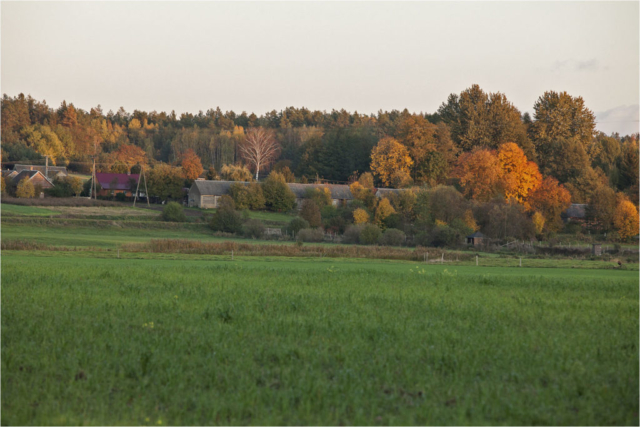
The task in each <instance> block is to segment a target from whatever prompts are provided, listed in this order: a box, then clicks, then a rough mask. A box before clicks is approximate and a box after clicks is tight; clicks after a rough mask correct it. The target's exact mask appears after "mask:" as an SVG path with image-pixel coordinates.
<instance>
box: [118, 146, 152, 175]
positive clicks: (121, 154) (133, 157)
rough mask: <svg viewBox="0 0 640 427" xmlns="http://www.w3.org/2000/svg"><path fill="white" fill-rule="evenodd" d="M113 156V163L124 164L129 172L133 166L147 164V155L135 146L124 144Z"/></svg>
mask: <svg viewBox="0 0 640 427" xmlns="http://www.w3.org/2000/svg"><path fill="white" fill-rule="evenodd" d="M114 154H115V161H116V162H119V163H123V164H125V165H126V166H127V168H128V169H129V170H131V168H132V167H134V166H135V165H144V164H146V163H147V153H145V152H144V150H143V149H142V148H140V147H136V146H135V145H130V144H124V145H122V146H121V147H120V148H118V150H117V151H116V152H115V153H114Z"/></svg>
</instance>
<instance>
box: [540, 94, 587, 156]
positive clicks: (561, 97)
mask: <svg viewBox="0 0 640 427" xmlns="http://www.w3.org/2000/svg"><path fill="white" fill-rule="evenodd" d="M533 110H534V113H533V118H534V122H533V124H532V136H533V140H534V143H535V145H536V147H539V148H542V152H543V153H544V151H545V150H544V145H545V144H548V143H549V142H551V141H554V140H558V139H571V138H575V139H576V140H577V141H578V142H579V143H581V144H582V145H583V147H584V148H585V149H586V146H587V144H589V143H590V142H591V139H592V138H593V137H594V136H595V127H596V120H595V119H596V118H595V115H594V114H593V112H592V111H591V110H589V109H588V108H587V107H586V106H585V104H584V99H582V97H580V96H578V97H573V96H571V95H569V94H568V93H567V92H554V91H548V92H545V93H544V95H542V96H541V97H539V98H538V100H537V101H536V103H535V104H534V105H533Z"/></svg>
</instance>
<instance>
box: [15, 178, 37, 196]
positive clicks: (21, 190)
mask: <svg viewBox="0 0 640 427" xmlns="http://www.w3.org/2000/svg"><path fill="white" fill-rule="evenodd" d="M35 193H36V189H35V187H34V186H33V183H32V182H31V181H30V180H29V179H27V178H24V179H22V180H21V181H20V182H19V183H18V187H17V188H16V197H20V198H25V199H26V198H31V197H34V196H35Z"/></svg>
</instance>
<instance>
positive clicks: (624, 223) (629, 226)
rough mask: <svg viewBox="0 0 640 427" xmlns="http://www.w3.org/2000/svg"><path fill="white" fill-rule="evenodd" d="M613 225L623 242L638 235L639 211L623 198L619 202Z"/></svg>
mask: <svg viewBox="0 0 640 427" xmlns="http://www.w3.org/2000/svg"><path fill="white" fill-rule="evenodd" d="M613 225H614V227H615V229H616V231H618V234H619V235H620V238H621V239H622V240H626V239H628V238H629V237H632V236H635V235H637V234H638V209H637V208H636V206H635V205H634V204H633V203H631V202H630V201H629V200H628V199H626V198H621V199H620V201H619V202H618V204H617V206H616V211H615V214H614V217H613Z"/></svg>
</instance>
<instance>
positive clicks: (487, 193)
mask: <svg viewBox="0 0 640 427" xmlns="http://www.w3.org/2000/svg"><path fill="white" fill-rule="evenodd" d="M453 175H454V176H455V177H456V178H459V179H460V185H462V188H463V190H464V194H465V195H466V196H467V197H471V198H473V199H476V200H489V199H491V198H492V197H494V196H495V195H496V194H498V193H499V192H500V191H501V187H502V168H501V167H500V161H499V160H498V157H497V156H495V155H494V154H493V153H492V152H491V151H490V150H487V149H475V150H473V151H471V152H467V153H464V154H462V155H461V156H460V157H459V158H458V161H457V162H456V168H455V169H454V172H453Z"/></svg>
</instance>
